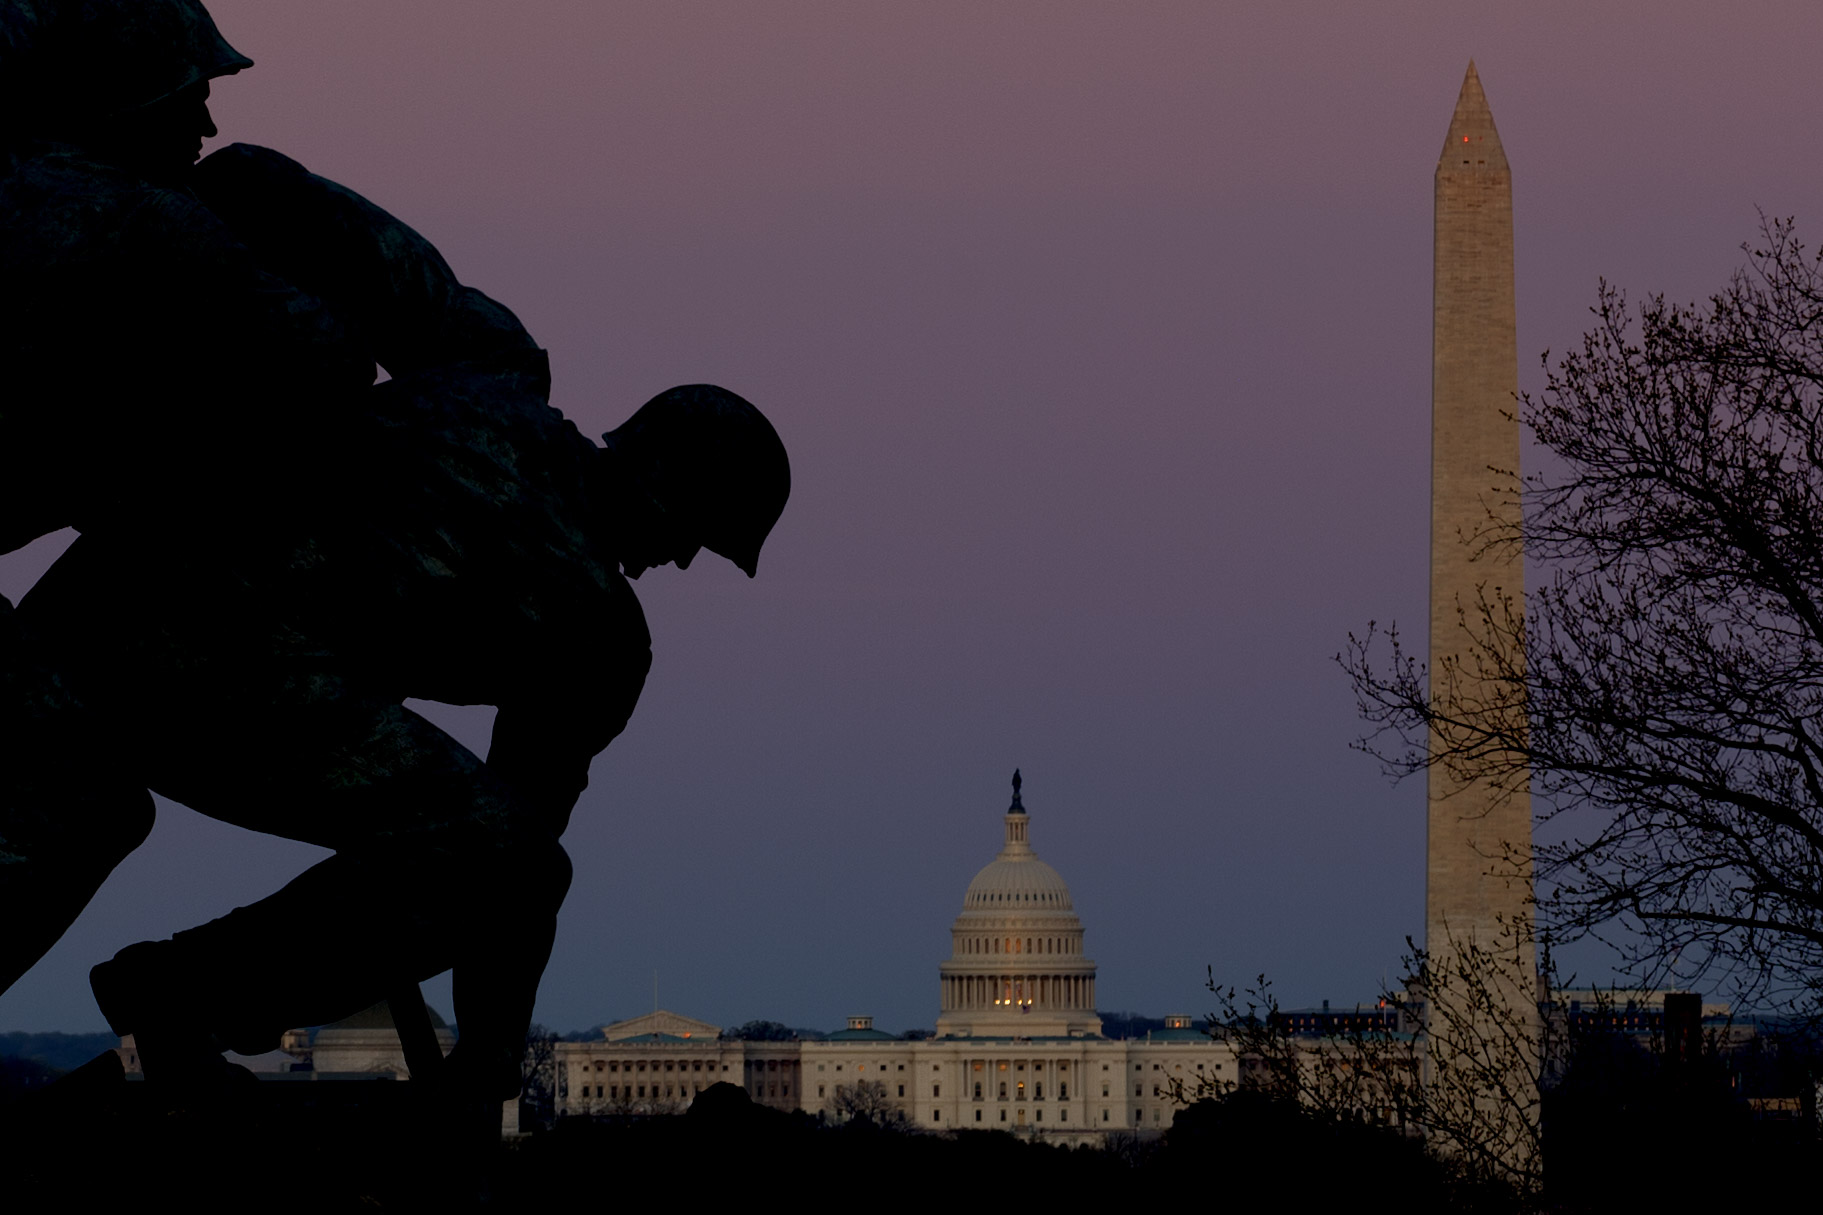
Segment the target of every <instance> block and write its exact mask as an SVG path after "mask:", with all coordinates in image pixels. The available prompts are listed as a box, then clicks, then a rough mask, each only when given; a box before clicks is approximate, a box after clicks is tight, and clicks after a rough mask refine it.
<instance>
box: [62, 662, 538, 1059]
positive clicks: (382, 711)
mask: <svg viewBox="0 0 1823 1215" xmlns="http://www.w3.org/2000/svg"><path fill="white" fill-rule="evenodd" d="M243 669H245V668H243ZM249 674H251V672H249ZM292 674H295V672H294V673H292ZM250 682H255V683H257V682H259V681H258V680H257V679H255V680H250ZM286 682H287V684H288V686H291V687H298V686H305V687H309V688H311V689H313V696H315V697H316V699H315V701H314V702H313V703H311V704H310V705H308V706H301V705H298V704H286V705H284V706H282V707H281V708H279V709H277V710H274V709H271V708H267V709H266V710H265V711H264V712H263V713H262V712H259V711H257V710H256V707H255V706H254V705H252V704H250V703H248V699H247V698H246V697H243V696H230V697H227V698H226V703H222V704H218V705H217V706H216V710H215V714H214V716H213V720H216V721H218V722H221V723H222V725H221V727H220V729H221V732H220V733H218V734H217V735H215V736H214V737H212V738H209V739H207V740H206V742H201V743H200V744H199V741H198V740H197V738H196V733H197V732H196V731H195V730H194V728H193V727H192V728H191V729H189V730H187V731H186V730H184V729H182V728H174V729H171V730H169V731H166V730H164V729H162V728H156V729H155V731H154V732H155V735H156V736H157V737H156V742H157V744H158V745H157V746H156V747H155V748H153V749H152V751H153V754H154V756H155V758H153V759H151V760H150V761H149V763H150V765H151V771H150V779H151V782H152V785H153V787H154V788H155V789H157V790H158V791H159V792H161V793H164V794H166V795H167V796H170V797H172V798H173V799H174V800H177V801H181V802H183V803H185V804H186V805H189V806H191V807H193V808H195V809H197V810H199V811H201V812H203V813H205V814H209V815H211V816H213V817H217V818H221V819H224V820H226V821H229V822H234V823H239V824H241V825H243V826H247V827H251V828H253V829H255V830H263V831H267V832H271V833H276V834H282V835H286V836H290V837H292V838H297V839H303V840H306V841H308V842H312V843H317V844H321V845H324V846H326V847H330V848H334V849H336V855H335V856H334V857H331V858H330V859H328V860H326V861H323V862H322V863H320V864H318V865H316V866H313V867H312V868H311V869H309V870H307V871H306V872H305V873H303V874H302V875H300V876H299V877H298V878H296V879H295V880H294V881H292V882H291V883H289V884H288V885H286V886H285V887H284V888H283V889H282V890H280V891H279V892H278V893H276V894H274V895H272V896H271V897H269V898H266V899H262V900H260V901H259V902H258V903H255V904H253V905H251V906H248V907H244V908H240V909H238V910H236V911H234V912H231V913H230V914H228V915H226V916H223V917H222V918H220V919H218V920H214V921H212V922H210V923H208V924H205V925H202V926H201V927H198V928H194V929H191V930H189V931H187V932H181V933H178V934H177V935H176V936H175V937H173V938H172V939H171V940H170V941H168V942H158V943H154V944H153V945H151V946H149V947H148V946H138V947H133V950H132V951H123V954H122V956H121V958H120V959H119V960H118V963H117V964H116V966H115V969H114V970H113V971H112V972H110V971H108V970H107V969H106V968H98V972H97V991H98V994H100V993H102V992H103V991H104V990H113V991H126V992H127V994H125V995H116V996H114V997H112V999H111V1003H112V1007H104V1012H106V1013H107V1014H108V1016H109V1018H110V1022H111V1023H113V1024H115V1025H116V1028H122V1027H123V1026H127V1025H131V1024H133V1023H134V1022H135V1021H136V1020H139V1021H147V1020H149V1021H151V1022H158V1023H176V1022H180V1021H181V1022H184V1023H186V1024H194V1025H198V1026H207V1028H208V1029H209V1032H210V1033H211V1034H212V1035H213V1036H214V1037H215V1038H216V1039H218V1040H219V1041H220V1043H222V1044H223V1045H227V1046H230V1047H232V1048H234V1049H236V1050H241V1051H258V1050H265V1049H270V1048H271V1047H272V1046H274V1045H276V1044H277V1039H278V1036H279V1034H280V1033H281V1032H282V1031H283V1030H285V1029H287V1028H290V1027H293V1026H298V1025H315V1024H323V1023H325V1022H329V1021H334V1020H337V1019H340V1018H341V1017H344V1016H347V1015H349V1014H351V1013H353V1012H356V1011H358V1010H360V1009H361V1008H364V1007H366V1006H368V1005H370V1004H372V1003H375V1002H376V1001H378V1000H380V999H382V998H384V997H386V996H387V995H388V994H389V993H390V992H391V991H393V990H394V989H396V987H397V985H398V984H399V983H400V982H401V981H413V982H415V981H420V980H422V979H425V978H428V977H430V976H431V975H434V974H437V973H440V972H441V971H443V970H447V969H450V968H451V967H455V968H456V969H457V971H458V974H459V975H463V976H469V975H473V974H475V973H476V972H477V971H479V972H481V973H483V974H485V975H486V976H487V978H486V981H485V982H481V983H473V982H469V981H468V980H467V979H466V978H465V979H463V980H459V987H460V990H459V992H458V995H457V1000H458V1007H457V1009H456V1015H457V1020H458V1023H459V1024H461V1026H462V1035H463V1043H464V1047H463V1051H462V1055H463V1057H464V1059H463V1061H464V1063H466V1064H468V1065H467V1066H465V1067H464V1068H461V1069H459V1070H460V1071H461V1072H462V1073H463V1074H464V1075H465V1077H466V1078H467V1079H468V1080H469V1082H471V1083H473V1084H476V1085H481V1086H484V1087H487V1088H489V1089H490V1090H491V1089H494V1088H498V1087H499V1086H500V1084H501V1083H502V1081H501V1076H502V1075H503V1074H504V1072H505V1070H506V1068H508V1067H510V1068H511V1069H512V1070H513V1072H514V1077H515V1079H516V1069H517V1064H518V1058H519V1052H520V1050H521V1049H522V1047H523V1041H524V1035H525V1028H526V1025H525V1023H526V1022H529V1020H530V1016H531V1002H532V999H533V998H534V996H535V994H536V991H537V985H538V979H539V977H540V976H541V975H542V973H543V969H544V962H545V959H546V958H547V957H548V953H549V948H550V939H551V936H552V934H553V933H554V931H555V923H556V911H557V908H558V906H559V905H560V904H561V902H562V901H563V896H564V894H565V893H566V891H567V889H568V885H569V863H568V858H567V857H566V856H565V855H564V853H563V849H562V848H561V846H559V844H558V843H557V840H556V838H555V837H554V836H553V835H552V834H551V833H550V831H549V830H548V829H547V828H545V827H543V826H542V825H540V824H538V823H536V822H533V821H530V818H529V816H526V815H523V814H521V813H519V811H518V806H517V803H516V802H515V801H514V799H513V798H512V796H511V794H510V793H509V792H508V791H507V790H506V789H504V788H503V787H502V786H501V785H500V783H499V782H498V781H496V780H495V779H494V778H493V777H492V776H491V775H490V774H489V773H488V772H487V770H486V768H485V766H484V765H482V763H481V762H480V760H478V759H477V758H476V757H475V756H474V755H473V754H472V753H470V752H469V751H468V750H467V749H465V748H463V747H462V746H461V745H460V744H459V743H457V742H456V741H455V740H453V739H451V738H450V737H449V736H448V735H446V734H444V733H443V732H442V731H441V730H438V729H437V728H436V727H435V726H433V725H432V724H431V723H430V722H428V721H426V720H424V719H423V718H422V717H420V716H418V715H417V714H415V713H412V712H410V711H409V710H407V709H405V708H404V707H403V706H401V705H398V704H393V703H387V702H384V701H381V700H378V699H377V698H371V697H365V696H362V695H360V694H359V693H358V692H355V691H352V690H350V689H349V686H348V685H347V684H346V683H345V682H342V681H337V680H335V679H333V678H330V677H328V676H327V675H326V673H323V672H318V673H317V677H315V678H312V679H309V680H305V681H298V680H296V679H288V680H287V681H286ZM199 719H201V717H200V712H199V713H180V714H174V715H172V720H173V721H183V720H188V721H190V722H192V723H194V722H195V721H197V720H199ZM300 937H302V938H303V939H305V940H307V941H308V943H309V953H310V955H311V956H313V957H317V958H321V959H322V960H323V963H324V964H323V965H320V966H313V967H298V966H254V967H248V966H246V965H245V964H244V960H245V959H247V958H249V957H260V956H266V955H270V953H271V952H272V950H273V949H274V947H275V945H276V944H277V943H279V942H293V941H296V940H298V939H299V938H300ZM129 952H131V953H132V956H131V957H128V956H127V954H128V953H129ZM123 976H131V977H130V978H125V979H123ZM143 1055H144V1052H142V1057H143ZM471 1061H472V1062H471ZM151 1068H152V1063H151V1061H150V1060H148V1069H149V1070H150V1069H151Z"/></svg>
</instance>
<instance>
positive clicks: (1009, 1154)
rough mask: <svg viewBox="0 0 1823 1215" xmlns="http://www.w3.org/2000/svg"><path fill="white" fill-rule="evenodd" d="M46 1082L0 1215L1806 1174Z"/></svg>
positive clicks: (1227, 1118) (1374, 1196)
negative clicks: (458, 1108)
mask: <svg viewBox="0 0 1823 1215" xmlns="http://www.w3.org/2000/svg"><path fill="white" fill-rule="evenodd" d="M60 1087H64V1089H65V1091H64V1092H61V1093H55V1094H53V1093H50V1092H40V1093H37V1094H35V1095H34V1097H33V1098H32V1099H31V1100H28V1101H20V1102H15V1103H13V1104H12V1105H10V1107H8V1108H5V1109H4V1110H0V1210H4V1211H6V1212H9V1213H11V1212H35V1211H61V1210H71V1209H75V1210H108V1209H138V1208H141V1207H144V1206H148V1205H152V1204H159V1205H176V1206H178V1207H180V1208H181V1209H183V1210H185V1211H235V1212H244V1211H257V1212H294V1211H296V1212H339V1211H361V1212H394V1211H420V1210H435V1211H461V1210H488V1211H514V1212H517V1211H526V1212H533V1211H536V1212H540V1213H541V1215H545V1213H549V1212H556V1211H566V1210H578V1209H597V1208H601V1207H607V1206H614V1205H621V1204H625V1203H627V1202H634V1203H640V1204H645V1203H657V1204H661V1205H668V1206H670V1207H671V1208H672V1209H697V1208H700V1207H701V1206H703V1205H704V1204H714V1203H730V1204H738V1205H740V1206H741V1207H742V1208H743V1209H756V1208H763V1207H767V1206H772V1205H778V1204H779V1203H799V1202H803V1201H806V1200H808V1201H811V1202H814V1203H819V1204H828V1205H830V1206H831V1207H833V1208H835V1209H845V1208H848V1207H852V1206H856V1205H859V1206H861V1207H863V1208H864V1209H869V1210H873V1209H884V1210H898V1209H903V1208H905V1207H908V1206H910V1205H911V1204H913V1203H924V1202H927V1201H928V1202H941V1203H948V1204H954V1203H958V1202H960V1203H963V1204H965V1205H967V1204H981V1205H983V1206H984V1208H985V1209H995V1208H996V1207H997V1206H998V1205H999V1204H1000V1203H1001V1202H1002V1201H1003V1200H1004V1201H1010V1202H1017V1203H1019V1204H1024V1203H1027V1202H1029V1201H1030V1200H1032V1199H1040V1200H1041V1201H1043V1202H1045V1203H1046V1204H1047V1205H1049V1204H1050V1203H1053V1202H1056V1201H1058V1200H1062V1201H1067V1202H1070V1203H1072V1204H1076V1203H1126V1204H1131V1203H1133V1202H1135V1201H1140V1202H1145V1203H1156V1202H1170V1203H1186V1204H1187V1203H1196V1204H1199V1205H1202V1206H1210V1205H1220V1206H1224V1207H1227V1208H1230V1209H1272V1210H1287V1211H1303V1210H1329V1211H1334V1210H1338V1209H1348V1208H1352V1209H1375V1208H1382V1209H1397V1210H1399V1211H1400V1212H1401V1213H1402V1215H1424V1213H1426V1212H1433V1211H1435V1212H1442V1211H1512V1210H1522V1209H1523V1210H1551V1211H1583V1210H1589V1211H1594V1210H1602V1209H1613V1204H1614V1203H1615V1202H1617V1201H1618V1202H1620V1203H1622V1204H1624V1205H1634V1204H1638V1203H1641V1202H1644V1203H1646V1204H1647V1205H1648V1206H1658V1205H1665V1204H1670V1205H1672V1206H1676V1207H1679V1208H1682V1209H1701V1208H1702V1207H1703V1206H1704V1205H1707V1203H1708V1201H1710V1196H1711V1195H1713V1196H1716V1197H1724V1196H1725V1197H1727V1198H1731V1199H1732V1200H1733V1201H1734V1202H1736V1203H1738V1202H1739V1201H1740V1200H1741V1199H1742V1198H1744V1197H1746V1196H1748V1195H1750V1194H1767V1193H1773V1192H1779V1191H1780V1189H1781V1188H1782V1186H1783V1179H1784V1178H1787V1177H1790V1178H1791V1179H1793V1181H1797V1180H1798V1179H1801V1178H1809V1179H1812V1180H1814V1177H1815V1176H1816V1172H1815V1169H1816V1165H1817V1164H1818V1163H1819V1158H1818V1156H1817V1154H1816V1152H1815V1150H1814V1136H1813V1135H1811V1134H1810V1133H1809V1131H1808V1128H1807V1127H1803V1126H1792V1127H1785V1128H1772V1129H1771V1130H1770V1131H1768V1129H1767V1128H1765V1127H1763V1126H1760V1127H1754V1128H1747V1127H1745V1124H1743V1125H1742V1126H1741V1127H1739V1128H1737V1130H1738V1131H1740V1132H1741V1134H1748V1133H1749V1132H1751V1137H1749V1138H1740V1137H1738V1136H1733V1137H1730V1135H1727V1134H1724V1135H1723V1136H1722V1137H1721V1138H1716V1137H1715V1133H1714V1132H1713V1131H1709V1132H1704V1138H1703V1139H1699V1140H1689V1139H1676V1140H1674V1139H1670V1138H1667V1134H1668V1130H1667V1127H1665V1126H1663V1125H1649V1121H1650V1120H1647V1119H1632V1120H1623V1123H1622V1124H1618V1125H1617V1124H1612V1123H1610V1124H1607V1125H1596V1126H1583V1127H1579V1128H1578V1130H1579V1134H1578V1135H1577V1136H1576V1140H1575V1141H1574V1142H1569V1141H1566V1142H1565V1143H1564V1144H1563V1145H1562V1148H1561V1151H1560V1158H1561V1161H1562V1167H1561V1168H1560V1169H1558V1170H1556V1171H1557V1173H1558V1175H1559V1177H1560V1178H1561V1185H1554V1186H1553V1191H1554V1192H1553V1194H1551V1195H1549V1196H1547V1197H1546V1198H1545V1199H1544V1201H1543V1204H1542V1205H1539V1204H1535V1203H1519V1202H1516V1201H1515V1200H1514V1198H1513V1196H1512V1195H1509V1194H1503V1193H1501V1192H1499V1191H1495V1190H1488V1189H1485V1188H1483V1189H1477V1188H1474V1187H1469V1186H1465V1185H1463V1184H1462V1183H1461V1182H1460V1181H1458V1180H1456V1179H1454V1178H1453V1177H1452V1176H1451V1174H1450V1172H1449V1170H1447V1169H1445V1168H1443V1167H1442V1166H1440V1165H1438V1164H1437V1163H1436V1162H1434V1161H1432V1160H1430V1159H1429V1158H1427V1157H1426V1156H1425V1154H1424V1152H1423V1151H1422V1150H1421V1148H1420V1147H1419V1146H1418V1145H1417V1144H1416V1143H1414V1142H1413V1141H1411V1140H1409V1139H1405V1138H1402V1137H1400V1136H1398V1135H1395V1134H1391V1133H1389V1132H1384V1131H1379V1130H1374V1129H1371V1128H1365V1127H1360V1126H1337V1125H1335V1124H1324V1123H1320V1122H1317V1121H1316V1120H1314V1119H1311V1118H1309V1117H1307V1116H1304V1115H1302V1114H1300V1113H1299V1112H1298V1111H1296V1110H1287V1109H1284V1108H1282V1107H1276V1106H1273V1105H1271V1104H1269V1103H1266V1102H1264V1101H1261V1100H1258V1099H1257V1098H1253V1097H1252V1096H1251V1095H1249V1094H1240V1095H1238V1096H1235V1097H1230V1098H1228V1099H1226V1100H1225V1101H1223V1102H1221V1103H1219V1104H1218V1103H1215V1102H1207V1103H1203V1104H1202V1105H1200V1106H1198V1107H1195V1108H1193V1109H1191V1110H1188V1111H1186V1112H1185V1113H1184V1114H1182V1115H1180V1118H1179V1125H1178V1127H1177V1128H1175V1129H1174V1130H1173V1131H1172V1132H1171V1134H1170V1135H1169V1136H1167V1137H1166V1138H1164V1139H1152V1140H1135V1139H1130V1138H1117V1139H1116V1141H1115V1142H1114V1143H1113V1144H1112V1145H1111V1146H1110V1147H1109V1148H1104V1149H1069V1148H1062V1147H1056V1146H1052V1145H1049V1144H1044V1143H1035V1142H1031V1141H1027V1140H1021V1139H1015V1138H1013V1137H1012V1136H1009V1135H1004V1134H997V1133H965V1134H960V1135H955V1136H935V1135H923V1134H909V1133H904V1132H900V1131H896V1130H888V1129H882V1128H879V1127H875V1126H872V1125H871V1124H868V1123H864V1122H863V1123H854V1124H849V1125H847V1126H841V1127H832V1126H824V1125H819V1124H818V1123H817V1122H816V1121H815V1120H814V1119H811V1118H808V1117H803V1116H798V1117H792V1116H787V1115H782V1114H777V1113H774V1112H772V1111H767V1110H763V1109H759V1108H756V1107H754V1106H752V1105H750V1104H748V1103H747V1101H746V1098H745V1094H744V1093H741V1092H740V1091H739V1090H734V1089H729V1090H728V1091H726V1092H722V1093H717V1094H713V1096H714V1099H713V1100H711V1099H710V1098H711V1096H712V1094H707V1093H706V1094H704V1098H703V1099H699V1102H698V1104H697V1106H696V1107H695V1108H694V1109H693V1110H692V1112H691V1113H690V1114H688V1115H685V1116H683V1117H677V1118H653V1119H641V1120H633V1121H628V1122H624V1123H610V1122H594V1121H583V1120H577V1121H566V1122H564V1123H562V1124H560V1125H559V1126H558V1127H557V1128H556V1129H554V1130H552V1131H549V1132H545V1133H542V1134H537V1135H532V1136H528V1137H525V1138H522V1139H519V1140H516V1141H513V1142H509V1143H501V1142H499V1141H498V1140H497V1139H493V1138H490V1137H488V1136H487V1135H486V1134H484V1133H477V1132H476V1131H475V1130H474V1129H473V1127H472V1125H471V1126H469V1127H466V1128H465V1127H464V1125H463V1124H462V1123H461V1122H460V1120H459V1119H456V1118H453V1117H452V1116H451V1114H450V1112H449V1111H448V1110H447V1109H442V1108H438V1107H437V1106H436V1104H435V1103H433V1102H430V1101H428V1100H427V1099H426V1095H425V1093H424V1092H422V1091H420V1092H416V1093H414V1091H413V1087H412V1086H411V1085H410V1084H400V1083H387V1082H371V1083H356V1082H343V1083H336V1082H325V1083H316V1084H279V1085H275V1084H261V1085H253V1086H248V1087H246V1088H244V1089H241V1090H238V1091H234V1092H230V1093H226V1094H217V1095H216V1097H215V1098H214V1099H212V1100H211V1101H208V1102H198V1103H194V1104H190V1105H179V1106H176V1107H173V1105H172V1104H171V1103H170V1102H169V1101H168V1100H159V1099H158V1096H157V1093H156V1091H155V1090H154V1089H153V1088H152V1087H151V1086H148V1085H144V1084H121V1083H111V1084H109V1083H104V1084H100V1085H91V1086H88V1087H87V1088H83V1087H82V1086H80V1085H78V1086H60ZM721 1087H723V1086H718V1088H721ZM1628 1121H1630V1122H1632V1123H1633V1125H1630V1126H1629V1125H1626V1124H1625V1123H1626V1122H1628ZM1804 1184H1805V1185H1808V1184H1810V1182H1809V1181H1806V1182H1804ZM1784 1192H1787V1193H1790V1192H1793V1191H1790V1190H1785V1191H1784ZM1692 1203H1694V1204H1695V1205H1690V1204H1692Z"/></svg>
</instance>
